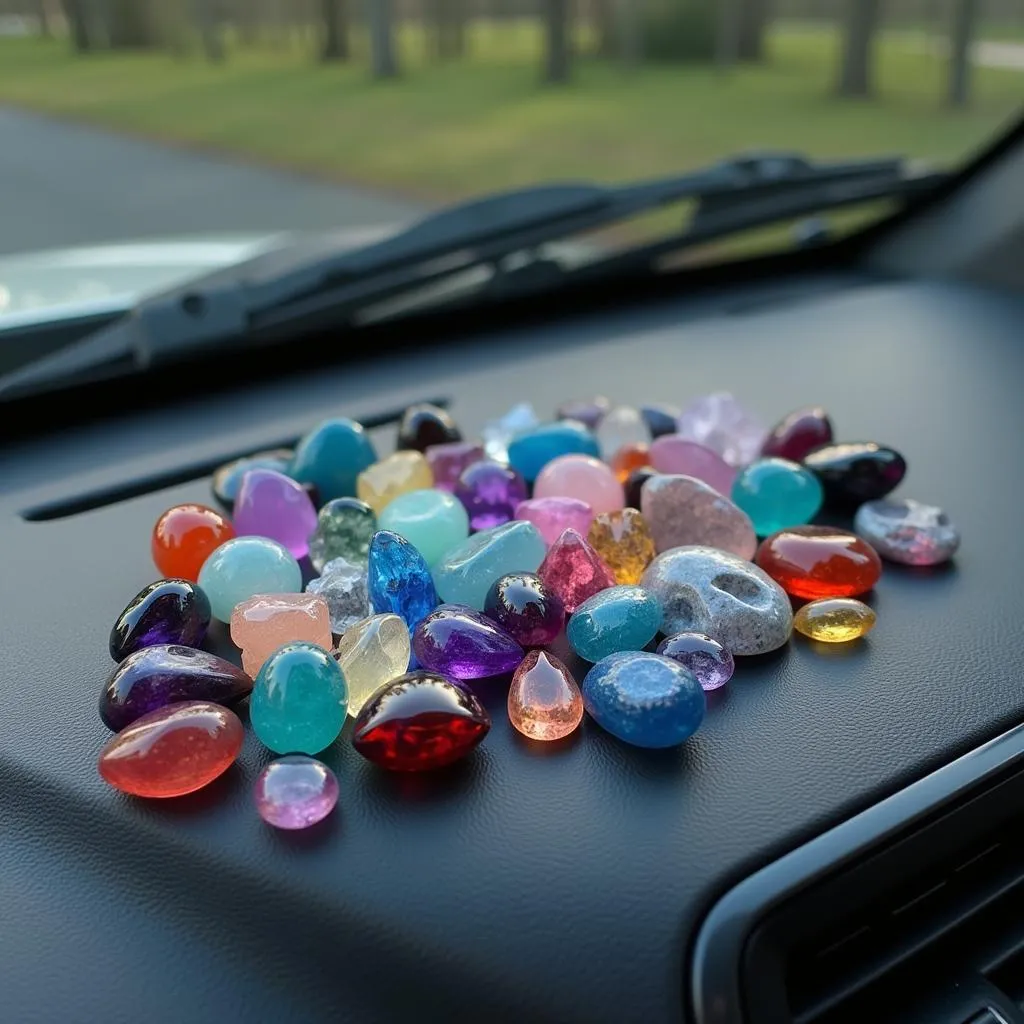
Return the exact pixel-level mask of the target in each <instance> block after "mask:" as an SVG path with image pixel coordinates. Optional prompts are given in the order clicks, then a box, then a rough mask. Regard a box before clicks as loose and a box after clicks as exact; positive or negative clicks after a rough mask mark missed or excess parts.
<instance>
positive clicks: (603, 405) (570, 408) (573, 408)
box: [555, 395, 612, 430]
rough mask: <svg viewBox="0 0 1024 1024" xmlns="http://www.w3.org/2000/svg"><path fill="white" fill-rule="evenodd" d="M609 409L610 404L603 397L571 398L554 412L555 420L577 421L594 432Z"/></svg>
mask: <svg viewBox="0 0 1024 1024" xmlns="http://www.w3.org/2000/svg"><path fill="white" fill-rule="evenodd" d="M611 407H612V403H611V402H609V401H608V399H607V398H605V396H604V395H594V396H593V398H573V399H570V400H569V401H568V402H563V403H562V404H561V405H560V406H559V407H558V409H557V410H556V411H555V418H556V419H560V420H578V421H579V422H580V423H582V424H583V426H585V427H586V428H587V429H588V430H595V429H596V428H597V425H598V424H599V423H600V422H601V420H602V419H604V417H605V415H606V414H607V412H608V410H609V409H611Z"/></svg>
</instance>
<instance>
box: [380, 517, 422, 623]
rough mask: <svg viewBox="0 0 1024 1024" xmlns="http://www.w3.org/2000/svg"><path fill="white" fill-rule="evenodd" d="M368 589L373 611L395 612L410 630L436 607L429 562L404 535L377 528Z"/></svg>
mask: <svg viewBox="0 0 1024 1024" xmlns="http://www.w3.org/2000/svg"><path fill="white" fill-rule="evenodd" d="M367 589H368V590H369V593H370V603H371V604H372V605H373V612H374V614H375V615H380V614H382V613H383V612H394V614H395V615H398V616H399V617H400V618H402V619H404V620H405V624H406V625H407V626H408V627H409V631H410V632H412V630H414V629H415V628H416V627H417V626H418V625H419V624H420V622H422V621H423V619H425V618H426V617H427V616H428V615H429V614H430V613H431V612H432V611H433V610H434V609H435V608H436V607H437V590H436V589H435V588H434V578H433V577H432V576H431V575H430V566H428V565H427V563H426V561H425V560H424V558H423V556H422V555H421V554H420V553H419V551H417V550H416V548H414V547H413V546H412V545H411V544H410V543H409V542H408V541H407V540H406V539H405V538H404V537H400V536H399V535H398V534H397V533H392V532H391V531H390V530H378V531H377V532H376V533H375V534H374V535H373V539H372V540H371V541H370V554H369V558H368V563H367Z"/></svg>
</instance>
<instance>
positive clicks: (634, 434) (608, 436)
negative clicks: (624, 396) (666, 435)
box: [594, 405, 651, 462]
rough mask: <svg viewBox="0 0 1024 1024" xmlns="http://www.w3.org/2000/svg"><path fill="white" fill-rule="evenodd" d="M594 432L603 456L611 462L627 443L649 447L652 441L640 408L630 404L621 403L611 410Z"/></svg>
mask: <svg viewBox="0 0 1024 1024" xmlns="http://www.w3.org/2000/svg"><path fill="white" fill-rule="evenodd" d="M594 433H595V435H596V437H597V444H598V447H599V448H600V449H601V458H602V459H604V460H605V461H606V462H611V460H612V459H613V458H614V457H615V454H616V453H617V452H618V451H619V450H620V449H621V448H624V447H625V446H626V445H643V446H644V447H647V446H648V445H650V443H651V431H650V428H649V427H648V426H647V421H646V420H645V419H644V418H643V416H642V415H641V413H640V410H639V409H634V408H633V407H632V406H629V405H620V406H617V407H616V408H614V409H612V410H610V411H609V412H608V414H607V415H606V416H604V418H603V419H602V420H601V422H600V423H599V424H598V426H597V430H596V431H595V432H594Z"/></svg>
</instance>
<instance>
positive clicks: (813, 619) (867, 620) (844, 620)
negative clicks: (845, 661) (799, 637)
mask: <svg viewBox="0 0 1024 1024" xmlns="http://www.w3.org/2000/svg"><path fill="white" fill-rule="evenodd" d="M874 624H875V613H874V611H873V609H871V608H869V607H868V606H867V605H866V604H864V602H863V601H856V600H854V599H853V598H852V597H825V598H822V599H821V600H820V601H811V602H810V603H809V604H805V605H804V606H803V608H801V609H800V610H799V611H798V612H797V613H796V615H794V616H793V628H794V629H796V630H797V632H799V633H803V635H804V636H807V637H810V638H811V639H812V640H822V641H824V642H825V643H827V644H842V643H846V642H847V641H848V640H856V639H857V638H858V637H862V636H866V635H867V634H868V633H870V632H871V629H872V627H873V626H874Z"/></svg>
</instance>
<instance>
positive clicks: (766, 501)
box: [732, 458, 824, 537]
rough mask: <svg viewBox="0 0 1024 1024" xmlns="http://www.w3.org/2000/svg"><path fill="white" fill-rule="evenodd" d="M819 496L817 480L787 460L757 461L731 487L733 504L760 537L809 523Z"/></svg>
mask: <svg viewBox="0 0 1024 1024" xmlns="http://www.w3.org/2000/svg"><path fill="white" fill-rule="evenodd" d="M823 497H824V495H823V492H822V489H821V484H820V483H819V482H818V478H817V477H816V476H815V475H814V474H813V473H812V472H811V471H810V470H808V469H804V467H803V466H799V465H797V463H795V462H790V461H789V460H788V459H778V458H768V459H758V460H757V462H752V463H751V464H750V465H749V466H747V467H746V468H745V469H742V470H740V472H739V474H738V475H737V477H736V479H735V481H733V485H732V500H733V502H734V503H735V504H736V505H738V506H739V507H740V508H741V509H743V511H744V512H746V513H747V515H748V516H750V520H751V522H752V523H753V524H754V530H755V531H756V532H757V534H758V535H759V536H761V537H767V536H768V535H769V534H772V533H775V531H776V530H784V529H786V527H789V526H803V524H804V523H809V522H810V521H811V520H812V519H813V518H814V517H815V516H816V515H817V514H818V511H819V509H820V508H821V502H822V498H823Z"/></svg>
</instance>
